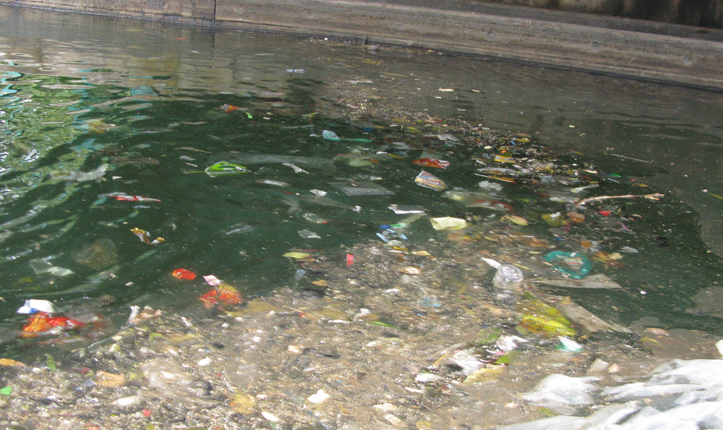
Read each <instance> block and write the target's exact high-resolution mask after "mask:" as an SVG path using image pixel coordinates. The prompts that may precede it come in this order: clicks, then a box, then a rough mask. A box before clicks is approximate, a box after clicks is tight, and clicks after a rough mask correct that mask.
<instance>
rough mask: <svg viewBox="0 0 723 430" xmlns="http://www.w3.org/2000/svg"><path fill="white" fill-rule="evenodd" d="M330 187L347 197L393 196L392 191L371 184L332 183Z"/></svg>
mask: <svg viewBox="0 0 723 430" xmlns="http://www.w3.org/2000/svg"><path fill="white" fill-rule="evenodd" d="M331 185H332V186H334V187H335V188H337V189H339V190H341V191H342V192H343V193H344V194H346V195H347V196H391V195H393V194H394V192H393V191H390V190H388V189H386V188H384V187H382V186H381V185H377V184H375V183H372V182H354V183H350V182H332V183H331Z"/></svg>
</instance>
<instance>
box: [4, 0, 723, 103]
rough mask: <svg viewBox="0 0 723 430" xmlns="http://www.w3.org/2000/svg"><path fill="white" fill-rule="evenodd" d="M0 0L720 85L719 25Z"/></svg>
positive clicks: (478, 9)
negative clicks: (348, 39) (691, 25)
mask: <svg viewBox="0 0 723 430" xmlns="http://www.w3.org/2000/svg"><path fill="white" fill-rule="evenodd" d="M0 4H5V5H13V6H20V7H33V8H45V9H52V10H62V11H71V12H79V13H92V14H103V15H112V16H119V17H133V18H143V19H153V20H163V21H169V20H170V21H178V22H182V23H185V24H192V25H205V26H213V27H217V28H232V29H252V30H261V31H271V32H281V33H293V34H304V35H316V36H324V37H343V38H350V39H352V40H355V41H357V42H359V43H369V44H378V43H380V44H394V45H403V46H411V47H419V48H430V49H438V50H445V51H450V52H458V53H464V54H472V55H482V56H489V57H496V58H504V59H510V60H521V61H526V62H531V63H537V64H541V65H546V66H553V67H563V68H571V69H577V70H586V71H592V72H597V73H604V74H612V75H620V76H628V77H635V78H642V79H651V80H658V81H663V82H672V83H677V84H683V85H691V86H700V87H708V88H715V89H723V31H722V30H713V29H700V28H696V27H686V26H680V25H672V24H663V23H652V22H645V21H635V20H630V19H623V18H612V17H605V16H594V15H586V14H574V13H567V12H560V11H550V10H544V9H535V8H525V7H521V6H506V5H499V4H488V3H477V2H469V1H455V0H445V1H443V2H431V1H428V0H425V1H411V0H384V1H380V0H348V1H338V0H263V1H261V0H197V1H193V2H180V1H174V0H154V1H150V0H146V1H143V0H140V1H139V0H131V1H127V2H123V3H118V2H111V1H105V0H17V1H12V2H8V1H4V2H0Z"/></svg>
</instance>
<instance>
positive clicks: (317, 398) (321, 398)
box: [306, 390, 331, 404]
mask: <svg viewBox="0 0 723 430" xmlns="http://www.w3.org/2000/svg"><path fill="white" fill-rule="evenodd" d="M330 397H331V396H330V395H329V394H328V393H327V392H326V391H324V390H319V391H317V392H316V394H312V395H311V396H309V398H308V399H306V400H308V401H309V402H310V403H314V404H319V403H324V402H325V401H327V400H329V398H330Z"/></svg>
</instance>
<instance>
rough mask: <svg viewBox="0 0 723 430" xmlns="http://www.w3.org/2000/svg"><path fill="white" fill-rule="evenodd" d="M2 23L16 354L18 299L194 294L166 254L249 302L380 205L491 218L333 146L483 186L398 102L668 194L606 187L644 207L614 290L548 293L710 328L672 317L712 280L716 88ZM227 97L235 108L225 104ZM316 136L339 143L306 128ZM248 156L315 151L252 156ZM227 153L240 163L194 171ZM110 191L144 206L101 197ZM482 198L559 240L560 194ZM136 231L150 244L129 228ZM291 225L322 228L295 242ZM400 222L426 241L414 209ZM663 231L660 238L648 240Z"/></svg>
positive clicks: (187, 31) (68, 22)
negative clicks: (87, 258)
mask: <svg viewBox="0 0 723 430" xmlns="http://www.w3.org/2000/svg"><path fill="white" fill-rule="evenodd" d="M0 20H1V22H0V80H2V86H1V88H0V120H2V124H1V125H2V136H1V137H0V148H1V152H0V169H2V170H0V175H1V176H0V181H1V182H2V185H1V186H0V206H1V209H0V226H2V229H3V231H2V233H0V234H2V236H1V237H0V240H1V242H0V267H2V274H3V282H2V284H1V285H0V295H2V297H3V299H4V300H3V301H2V302H0V315H1V316H2V326H1V327H0V330H2V332H1V333H0V336H1V339H0V340H2V342H3V346H2V347H3V348H4V349H5V350H8V351H11V352H12V353H13V354H15V355H19V354H23V353H25V351H27V349H26V348H27V347H28V343H27V342H19V341H17V340H16V336H17V332H18V330H19V329H20V327H21V326H22V324H23V319H24V317H23V316H18V315H15V310H16V309H17V308H18V307H20V306H21V305H22V303H23V301H24V300H26V299H29V298H37V299H49V300H53V301H57V304H58V305H60V306H73V303H76V304H77V303H78V302H79V301H81V300H82V299H83V298H84V297H99V296H101V295H103V294H112V295H113V296H115V303H114V305H113V308H112V311H111V314H110V315H109V316H110V317H111V318H113V319H114V320H116V322H121V321H123V320H125V318H127V314H128V311H127V309H128V306H129V305H132V304H139V305H151V306H153V307H163V308H172V309H178V310H182V309H186V308H188V307H191V306H197V305H198V304H199V303H200V302H198V301H197V300H196V298H197V297H198V296H199V295H201V294H203V293H204V292H206V290H207V289H208V286H206V285H205V284H204V283H203V282H202V281H201V280H200V278H197V280H195V281H193V282H183V283H182V282H179V281H178V280H177V279H175V278H173V277H172V276H171V275H170V273H171V272H172V271H173V270H174V269H177V268H181V267H183V268H186V269H189V270H192V271H194V272H196V273H198V274H199V275H207V274H213V275H215V276H217V277H218V278H220V279H222V280H224V281H227V282H229V283H230V284H232V285H236V286H237V287H238V288H239V289H240V290H241V292H242V294H243V295H245V296H253V295H255V294H263V293H266V292H269V291H273V290H274V289H277V288H279V287H283V286H293V285H294V283H295V279H297V276H300V275H301V273H297V265H295V264H294V262H293V261H291V260H290V259H289V258H287V257H283V254H284V253H286V252H288V251H290V250H293V249H302V250H309V249H314V250H323V251H324V252H325V253H326V254H327V255H328V256H329V257H328V258H337V257H338V258H339V259H340V261H342V259H343V257H344V254H345V252H344V247H345V246H351V245H352V244H354V243H355V242H357V241H366V240H374V239H376V237H377V236H376V234H377V233H378V232H379V231H380V230H379V226H380V225H384V224H391V223H396V222H399V221H400V220H401V219H402V218H404V216H405V215H401V216H399V215H395V214H394V213H393V212H391V211H390V210H389V209H388V206H389V205H390V204H399V205H421V206H423V207H424V208H425V209H426V210H427V212H428V213H429V214H430V215H431V216H458V217H460V216H465V215H470V214H471V215H478V216H484V217H489V216H490V215H492V214H493V212H489V211H485V210H483V209H469V208H465V207H464V206H462V205H460V204H458V203H457V202H454V201H451V200H450V199H445V198H443V197H441V195H440V193H438V192H436V191H433V190H429V189H426V188H422V187H419V186H417V185H416V184H415V183H414V177H415V176H416V175H417V174H418V173H419V171H420V168H419V167H418V166H417V165H414V164H412V163H410V162H409V160H395V159H391V160H390V159H385V158H384V157H385V156H384V155H378V157H377V158H379V160H375V161H372V162H369V161H368V160H366V161H365V160H360V163H361V164H362V165H360V166H353V165H350V164H349V163H348V162H346V161H345V160H341V161H332V159H333V158H334V157H335V156H337V155H338V154H353V153H359V152H365V153H371V154H373V153H374V152H375V151H377V150H380V149H384V150H386V151H387V152H394V146H393V142H398V141H401V142H405V143H407V144H409V145H412V146H413V147H414V149H412V150H410V151H408V155H409V156H412V157H413V158H414V157H416V156H418V155H419V154H420V153H421V149H422V148H425V147H429V148H432V149H435V150H437V151H442V152H441V153H442V154H443V156H441V157H440V158H444V159H445V160H448V161H450V162H451V163H452V165H451V166H450V168H449V169H447V170H443V171H440V169H427V170H434V171H433V172H432V173H434V174H435V175H437V176H439V177H440V178H442V179H443V180H445V181H446V182H447V183H448V184H449V186H450V187H458V188H462V189H466V190H478V187H477V183H478V182H479V181H480V180H481V179H482V178H480V177H478V176H475V175H474V167H475V166H474V164H473V163H471V162H470V161H469V159H470V157H471V156H475V155H477V154H476V153H475V151H474V150H472V149H467V148H465V147H464V146H463V145H457V144H454V143H449V142H437V141H435V142H434V143H430V142H431V140H430V138H428V137H424V136H423V135H419V134H415V133H410V127H413V126H415V124H413V123H410V122H408V121H402V120H401V119H400V118H398V113H399V112H412V113H414V112H424V113H427V114H429V115H430V116H432V117H434V118H439V119H440V122H441V123H444V122H451V121H455V120H463V121H466V122H467V123H470V124H479V125H480V126H484V127H487V128H490V129H492V130H502V131H509V132H510V133H512V134H515V133H527V134H530V135H532V136H533V137H534V142H537V143H541V144H543V145H545V146H548V147H550V148H553V149H554V150H556V151H558V152H560V153H563V154H566V155H564V157H563V158H564V159H565V160H568V162H569V163H578V165H579V166H581V165H582V164H583V163H591V164H592V165H594V166H595V167H596V168H597V169H598V170H599V171H601V172H605V173H606V174H607V175H608V178H610V179H613V180H611V181H606V182H604V183H602V184H601V186H600V188H599V189H596V190H591V191H592V192H590V193H589V194H587V195H603V194H608V195H617V194H629V193H633V192H635V193H640V190H641V189H642V188H640V187H636V186H634V185H635V184H632V183H631V182H630V180H631V179H632V180H635V181H636V182H639V183H643V184H645V185H648V186H649V187H650V188H645V189H642V192H644V193H648V191H649V192H650V193H652V192H661V193H665V194H666V195H667V196H666V198H665V199H664V200H663V201H662V202H660V203H654V202H641V203H638V202H637V201H636V202H631V203H627V202H626V203H620V202H617V203H616V204H617V205H618V206H619V207H623V208H624V210H625V211H627V212H630V213H635V214H638V215H641V216H642V219H643V220H644V222H640V223H637V224H636V225H635V226H631V227H632V230H633V232H625V231H617V232H615V233H614V234H613V233H610V232H604V233H602V236H605V237H607V238H609V236H610V235H613V236H615V237H617V238H618V239H619V240H618V241H616V242H615V243H616V245H615V247H614V249H613V248H611V249H606V250H607V251H610V252H612V251H614V250H617V249H619V248H620V247H621V246H623V245H625V246H630V247H633V248H635V249H637V250H638V251H639V253H638V254H631V255H626V256H625V259H624V261H625V263H626V264H625V266H623V267H620V268H615V269H609V268H605V269H603V268H600V267H597V270H598V271H599V272H603V273H607V274H609V275H610V276H612V277H614V278H615V279H616V280H617V281H618V282H619V283H620V284H621V285H622V286H623V288H624V289H623V290H622V291H614V292H610V291H607V290H606V291H592V292H589V291H583V292H580V291H565V292H564V293H565V294H570V295H572V296H573V297H574V298H575V299H576V301H577V302H579V303H582V304H584V305H585V307H587V308H588V309H590V310H592V311H594V312H596V313H598V314H601V315H603V316H606V317H609V318H612V319H614V320H615V321H616V322H619V323H622V324H630V323H631V322H633V321H635V320H638V319H639V318H643V317H656V318H658V319H659V320H660V325H661V326H663V327H668V328H670V327H681V328H696V329H703V330H707V331H711V332H713V333H719V331H720V329H719V328H718V327H719V321H720V320H719V319H718V318H716V317H712V316H694V315H692V314H690V313H686V312H685V310H686V309H689V308H692V307H694V302H693V301H692V300H691V297H692V296H693V295H694V294H695V293H696V292H697V291H698V290H701V289H703V288H706V287H710V286H720V284H721V278H720V276H721V273H722V271H721V260H720V258H719V257H717V256H716V255H715V254H714V253H712V252H710V248H711V247H713V248H715V249H718V250H719V249H721V243H720V238H718V239H717V240H718V242H716V235H715V232H716V231H720V230H719V228H720V226H721V215H720V214H721V213H722V210H723V198H721V197H720V196H723V180H722V178H721V175H722V173H721V162H722V161H723V157H721V152H722V151H723V139H722V137H723V130H722V129H721V126H720V122H719V121H718V119H719V113H720V111H721V110H720V107H721V106H720V100H721V97H720V94H719V93H712V92H705V91H701V90H696V89H686V88H681V87H675V86H665V85H660V84H654V83H644V82H638V81H630V80H624V79H617V78H610V77H604V76H594V75H589V74H583V73H578V72H571V71H560V70H550V69H545V68H541V67H536V66H535V67H533V66H528V65H522V64H516V63H508V62H500V61H490V60H481V59H475V58H464V57H453V56H449V55H443V54H441V53H437V52H429V51H416V50H404V49H398V48H387V47H382V48H381V49H379V50H378V51H377V50H369V49H367V48H366V47H364V46H357V45H354V44H352V43H345V42H344V41H324V40H313V39H299V38H288V37H282V36H278V35H262V34H255V33H244V32H212V31H210V30H205V29H192V28H183V27H174V26H167V25H161V24H154V23H145V22H135V21H126V20H118V21H113V20H109V19H105V18H100V17H87V16H73V15H64V14H51V13H47V12H38V11H20V10H16V9H9V8H3V9H0ZM41 28H42V29H41ZM225 104H228V105H232V106H234V107H237V108H238V109H236V110H229V111H228V112H226V111H224V110H222V109H221V106H223V105H225ZM360 111H369V112H370V113H369V114H368V115H366V116H364V115H361V114H359V112H360ZM372 112H374V113H372ZM385 112H386V114H385ZM400 124H401V125H403V126H400ZM420 128H421V126H420ZM324 130H330V131H333V132H334V133H336V134H337V135H338V136H339V137H341V138H342V139H343V140H340V141H330V140H326V139H323V138H322V132H323V131H324ZM354 139H356V140H354ZM366 140H370V141H366ZM390 148H391V149H390ZM572 151H575V152H572ZM398 152H400V153H403V152H404V151H398ZM239 153H240V154H239ZM249 153H253V154H275V155H281V156H287V157H313V159H312V160H310V159H303V158H297V159H291V160H289V159H284V160H277V162H271V163H269V162H264V163H258V160H255V161H254V160H253V159H252V158H249V156H244V155H243V154H249ZM402 155H404V154H402ZM244 157H245V158H244ZM626 157H627V158H626ZM413 158H412V159H413ZM224 160H225V161H231V162H236V163H237V164H239V165H243V166H246V167H247V168H248V170H249V171H250V173H241V174H239V175H233V176H215V177H214V176H212V175H209V174H207V173H206V172H204V170H205V169H206V168H207V167H209V166H210V165H212V164H213V163H215V162H217V161H224ZM267 161H268V160H267ZM278 161H291V162H292V163H294V161H296V162H295V163H294V164H296V165H297V166H298V167H299V168H302V169H304V170H305V171H306V172H308V173H303V172H302V173H295V170H294V169H293V168H292V167H290V166H286V165H283V164H282V163H281V162H278ZM104 166H107V167H104ZM93 172H95V173H96V174H95V175H93ZM611 174H612V175H620V176H609V175H611ZM615 178H621V179H618V180H617V182H616V181H615ZM260 180H272V181H282V182H285V183H287V184H288V186H286V187H283V186H279V185H275V184H268V183H260V182H258V181H260ZM345 181H346V182H349V181H354V182H368V181H373V182H374V183H376V184H378V185H380V186H382V187H384V188H386V189H387V190H389V191H391V192H393V193H394V195H389V196H347V195H345V194H344V193H343V192H341V190H340V189H339V188H337V187H335V186H334V183H337V182H345ZM312 189H318V190H323V191H326V192H327V193H328V194H327V195H326V196H325V197H326V198H328V199H331V201H328V200H321V199H318V198H316V197H315V195H314V194H313V193H311V192H310V190H312ZM703 190H705V191H703ZM113 193H123V194H127V195H131V196H144V197H147V198H151V199H156V200H159V201H148V200H147V201H135V202H134V201H118V200H115V198H114V197H113V195H110V194H113ZM297 193H298V195H297ZM497 199H498V200H502V201H505V202H508V203H510V204H511V205H513V206H514V207H515V209H516V210H517V212H518V213H520V214H521V215H523V216H526V217H527V218H528V219H533V217H534V218H535V219H536V222H534V223H533V225H531V226H530V227H529V230H528V231H529V232H530V233H533V234H535V235H537V236H538V237H541V238H545V239H549V240H555V239H554V236H553V235H552V233H551V232H550V231H549V226H547V225H546V224H545V223H543V222H540V221H539V218H537V217H539V214H540V213H551V212H555V211H559V210H563V209H564V208H565V206H564V204H558V203H553V202H549V201H546V200H545V199H544V198H542V197H541V196H540V194H539V193H537V192H536V190H534V189H529V188H523V187H515V186H508V185H507V184H504V188H503V190H502V192H501V194H500V195H498V196H497ZM307 213H312V214H314V215H315V217H316V218H312V217H310V216H307V217H306V218H304V214H307ZM317 218H323V219H324V220H327V221H328V222H325V223H316V222H314V221H313V220H314V219H317ZM309 219H312V221H309ZM701 220H703V227H702V233H703V234H704V235H705V237H706V239H707V240H708V243H706V242H704V241H703V239H702V238H701V227H700V226H699V223H700V221H701ZM133 228H140V229H143V230H147V231H149V233H150V239H155V238H156V237H162V238H163V239H165V242H164V243H162V244H159V245H149V244H146V243H143V242H142V241H141V240H139V238H138V237H136V236H135V235H134V234H133V233H132V232H131V231H130V230H131V229H133ZM716 229H718V230H716ZM302 230H310V231H313V232H314V233H316V234H318V235H319V236H320V238H319V239H305V238H303V237H301V236H300V234H299V231H302ZM405 233H406V234H407V236H408V237H409V240H412V241H426V240H428V239H439V237H438V236H436V235H435V232H434V230H432V228H431V227H430V225H429V223H428V221H426V220H421V221H418V222H417V223H416V224H415V225H414V228H410V229H409V230H406V231H405ZM661 237H664V238H665V242H666V243H667V246H658V245H661V244H662V243H661V242H660V241H661V239H656V238H661ZM99 239H107V240H110V241H112V243H113V244H114V246H115V248H116V253H117V257H116V259H115V262H113V261H110V262H107V263H102V264H98V265H91V266H93V267H89V266H86V265H83V264H81V263H79V260H80V258H79V257H78V256H79V254H80V253H82V251H83V250H84V249H85V248H86V247H88V246H89V245H91V244H93V243H94V242H96V241H97V240H99ZM558 239H559V238H558ZM560 240H562V241H564V239H560ZM656 240H657V242H656ZM380 243H381V242H380ZM449 246H455V245H454V244H453V243H452V244H450V245H449ZM74 256H75V257H74ZM36 259H42V260H45V261H47V262H49V263H50V265H51V266H57V267H61V268H66V269H69V270H71V271H72V272H74V273H73V274H69V275H67V276H58V275H57V274H56V275H53V274H51V273H47V272H46V273H36V270H38V268H41V270H42V268H43V267H46V266H47V264H45V263H41V262H38V261H37V260H36ZM33 260H36V261H35V263H34V264H33V265H31V261H33ZM111 260H112V259H111ZM33 266H35V269H34V268H33ZM613 309H615V310H613ZM31 345H32V344H31Z"/></svg>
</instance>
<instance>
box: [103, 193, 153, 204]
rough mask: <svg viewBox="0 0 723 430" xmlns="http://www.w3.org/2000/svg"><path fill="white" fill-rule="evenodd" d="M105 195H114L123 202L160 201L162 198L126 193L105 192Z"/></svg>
mask: <svg viewBox="0 0 723 430" xmlns="http://www.w3.org/2000/svg"><path fill="white" fill-rule="evenodd" d="M103 195H104V196H108V197H112V198H114V199H116V200H118V201H121V202H160V200H158V199H154V198H151V197H144V196H133V195H130V194H124V193H110V194H103Z"/></svg>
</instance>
